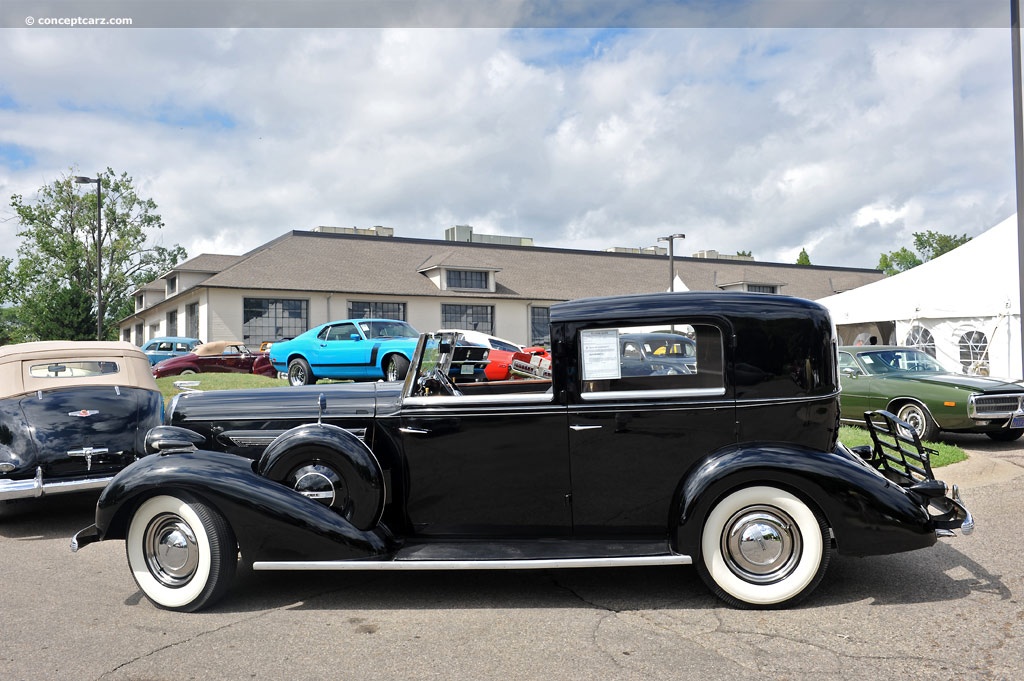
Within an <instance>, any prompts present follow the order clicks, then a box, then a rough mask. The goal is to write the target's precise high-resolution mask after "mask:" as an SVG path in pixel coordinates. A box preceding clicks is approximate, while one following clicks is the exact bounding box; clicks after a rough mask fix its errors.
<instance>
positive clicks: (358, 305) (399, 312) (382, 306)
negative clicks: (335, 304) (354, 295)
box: [348, 300, 408, 322]
mask: <svg viewBox="0 0 1024 681" xmlns="http://www.w3.org/2000/svg"><path fill="white" fill-rule="evenodd" d="M348 316H349V319H365V318H372V317H376V318H379V319H397V320H399V321H403V322H404V321H408V320H407V319H406V317H405V303H375V302H371V301H367V300H350V301H348Z"/></svg>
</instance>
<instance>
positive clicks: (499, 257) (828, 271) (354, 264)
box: [120, 230, 884, 347]
mask: <svg viewBox="0 0 1024 681" xmlns="http://www.w3.org/2000/svg"><path fill="white" fill-rule="evenodd" d="M389 231H390V230H388V231H385V232H383V234H384V235H378V233H372V234H367V233H366V232H365V231H364V230H359V231H354V230H353V231H350V233H336V232H334V231H326V230H324V231H290V232H287V233H286V234H283V235H282V236H280V237H278V238H277V239H274V240H273V241H270V242H268V243H266V244H263V245H261V246H259V247H258V248H255V249H253V250H252V251H250V252H248V253H245V254H244V255H237V256H233V255H214V254H203V255H199V256H196V257H194V258H191V259H189V260H187V261H185V262H183V263H181V264H179V265H178V266H176V267H175V268H174V269H173V270H171V271H170V272H167V273H166V274H164V276H163V277H161V278H160V279H158V280H156V281H154V282H151V283H150V284H147V285H146V286H145V287H142V288H140V289H139V290H138V291H136V292H135V312H134V314H132V315H130V316H128V317H126V318H124V319H122V320H121V321H120V334H121V335H120V337H121V338H122V339H123V340H128V341H131V342H134V343H136V344H139V345H141V344H142V343H143V342H144V341H145V340H148V339H149V338H153V337H155V336H165V335H166V336H176V335H183V336H193V337H198V338H201V339H203V340H207V341H210V340H218V339H227V338H230V339H235V338H241V339H243V340H244V341H245V342H246V343H247V344H248V345H250V346H251V347H259V345H260V343H261V342H263V341H274V340H278V339H280V338H290V337H293V336H296V335H298V334H299V333H302V332H303V331H305V330H307V329H309V328H312V327H314V326H317V325H319V324H322V323H324V322H328V321H331V320H334V319H345V318H350V317H364V316H375V317H389V318H397V319H403V320H405V321H408V322H409V323H411V324H412V325H413V326H414V327H416V328H417V329H420V330H421V331H426V330H435V329H438V328H472V329H477V330H480V331H484V332H486V333H490V334H493V335H496V336H500V337H504V338H511V339H514V340H518V341H520V342H524V343H530V344H532V343H543V342H545V341H546V338H547V313H548V308H549V307H550V306H551V305H552V304H553V303H556V302H560V301H564V300H572V299H575V298H584V297H591V296H605V295H617V294H625V293H646V292H653V291H666V290H668V289H669V276H670V272H671V276H672V286H673V288H674V290H677V291H678V290H693V291H712V290H737V291H759V292H763V293H782V294H787V295H793V296H799V297H802V298H810V299H818V298H822V297H825V296H829V295H832V294H834V293H838V292H842V291H847V290H850V289H854V288H857V287H859V286H863V285H864V284H867V283H870V282H873V281H877V280H878V279H881V278H882V277H883V276H884V275H883V274H882V273H881V272H879V271H878V270H870V269H859V268H845V267H821V266H813V265H811V266H800V265H788V264H781V263H763V262H756V261H754V260H752V259H736V258H730V259H724V258H723V259H718V258H708V257H675V258H673V259H672V262H671V269H670V263H669V258H668V257H667V256H666V255H665V254H664V253H663V252H660V253H659V252H648V251H642V252H608V251H584V250H573V249H563V248H543V247H536V246H530V245H510V244H503V243H486V242H463V241H447V240H430V239H411V238H401V237H394V236H389V235H388V233H389Z"/></svg>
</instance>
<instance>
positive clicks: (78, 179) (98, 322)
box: [75, 173, 103, 340]
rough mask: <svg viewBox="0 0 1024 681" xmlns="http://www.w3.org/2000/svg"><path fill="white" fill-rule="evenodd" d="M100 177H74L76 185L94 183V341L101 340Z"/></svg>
mask: <svg viewBox="0 0 1024 681" xmlns="http://www.w3.org/2000/svg"><path fill="white" fill-rule="evenodd" d="M101 179H102V176H101V175H100V173H96V179H93V178H91V177H83V176H81V175H76V176H75V183H77V184H91V183H93V182H95V183H96V340H103V310H102V306H103V223H102V220H103V193H102V190H101V189H100V180H101Z"/></svg>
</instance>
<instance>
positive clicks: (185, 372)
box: [178, 369, 195, 376]
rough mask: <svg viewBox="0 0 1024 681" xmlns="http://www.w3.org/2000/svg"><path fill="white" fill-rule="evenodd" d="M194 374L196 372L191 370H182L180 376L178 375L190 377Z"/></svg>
mask: <svg viewBox="0 0 1024 681" xmlns="http://www.w3.org/2000/svg"><path fill="white" fill-rule="evenodd" d="M194 373H195V372H194V371H192V370H191V369H182V370H181V373H180V374H178V375H179V376H190V375H192V374H194Z"/></svg>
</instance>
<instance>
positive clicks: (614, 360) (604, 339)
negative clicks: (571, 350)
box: [580, 329, 622, 381]
mask: <svg viewBox="0 0 1024 681" xmlns="http://www.w3.org/2000/svg"><path fill="white" fill-rule="evenodd" d="M580 345H581V346H582V354H583V380H584V381H601V380H607V379H611V378H615V379H617V378H622V364H621V362H620V358H619V331H618V329H591V330H588V331H581V332H580Z"/></svg>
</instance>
